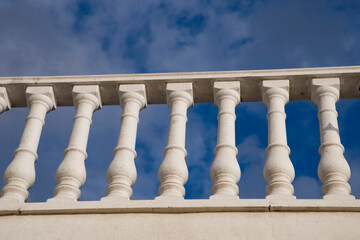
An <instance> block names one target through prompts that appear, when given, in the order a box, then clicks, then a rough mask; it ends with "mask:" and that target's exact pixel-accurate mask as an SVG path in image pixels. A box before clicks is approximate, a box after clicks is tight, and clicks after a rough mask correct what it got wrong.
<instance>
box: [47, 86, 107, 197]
mask: <svg viewBox="0 0 360 240" xmlns="http://www.w3.org/2000/svg"><path fill="white" fill-rule="evenodd" d="M72 93H73V101H74V106H75V108H76V115H75V117H74V125H73V129H72V131H71V136H70V140H69V145H68V147H67V148H66V149H65V151H64V160H63V161H62V163H61V164H60V166H59V168H58V169H57V171H56V176H55V179H56V184H57V186H56V187H55V189H54V198H51V199H48V201H57V200H61V201H76V200H78V199H79V198H80V195H81V191H80V188H81V187H82V185H84V183H85V180H86V169H85V160H86V158H87V153H86V146H87V142H88V137H89V130H90V125H91V122H92V121H91V118H92V114H93V112H94V111H95V110H97V109H99V108H101V98H100V91H99V86H74V87H73V91H72Z"/></svg>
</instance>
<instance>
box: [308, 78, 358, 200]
mask: <svg viewBox="0 0 360 240" xmlns="http://www.w3.org/2000/svg"><path fill="white" fill-rule="evenodd" d="M339 89H340V80H339V78H317V79H313V80H312V85H311V100H312V102H313V103H314V104H316V105H317V106H318V111H319V113H318V118H319V124H320V140H321V146H320V148H319V153H320V155H321V159H320V163H319V167H318V175H319V179H320V181H321V182H322V183H323V186H322V194H323V197H324V198H325V199H329V198H335V199H336V198H349V199H353V198H354V196H352V195H350V193H351V187H350V185H349V183H348V181H349V179H350V175H351V173H350V167H349V165H348V163H347V161H346V159H345V157H344V155H343V154H344V147H343V145H342V144H341V141H340V135H339V127H338V122H337V115H338V114H337V111H336V106H335V103H336V102H337V101H338V100H339V95H340V91H339Z"/></svg>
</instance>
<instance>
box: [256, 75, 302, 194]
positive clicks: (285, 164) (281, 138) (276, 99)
mask: <svg viewBox="0 0 360 240" xmlns="http://www.w3.org/2000/svg"><path fill="white" fill-rule="evenodd" d="M262 98H263V103H264V104H265V105H266V106H267V107H268V114H267V120H268V147H267V148H266V154H267V160H266V163H265V166H264V178H265V180H266V182H267V186H266V194H267V196H266V198H292V199H294V198H295V196H294V187H293V185H292V184H291V183H292V181H293V180H294V177H295V171H294V167H293V165H292V163H291V161H290V158H289V154H290V148H289V147H288V145H287V139H286V125H285V119H286V114H285V104H286V103H288V101H289V80H274V81H272V80H268V81H263V87H262Z"/></svg>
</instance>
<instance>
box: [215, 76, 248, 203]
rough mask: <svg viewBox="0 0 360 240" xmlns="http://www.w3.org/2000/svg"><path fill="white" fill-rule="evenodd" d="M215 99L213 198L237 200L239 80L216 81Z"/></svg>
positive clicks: (238, 178)
mask: <svg viewBox="0 0 360 240" xmlns="http://www.w3.org/2000/svg"><path fill="white" fill-rule="evenodd" d="M213 90H214V100H215V104H216V106H218V108H219V113H218V131H217V144H216V147H215V150H214V153H215V159H214V162H213V164H212V165H211V169H210V176H211V179H212V181H213V183H214V184H213V186H212V189H211V191H212V194H213V195H212V196H211V197H210V198H211V199H223V198H235V199H238V198H239V196H238V194H239V187H238V186H237V183H238V182H239V180H240V176H241V172H240V167H239V163H238V161H237V159H236V155H237V153H238V150H237V148H236V147H235V119H236V115H235V107H236V106H237V105H239V104H240V82H215V83H214V88H213Z"/></svg>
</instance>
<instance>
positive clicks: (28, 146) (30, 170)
mask: <svg viewBox="0 0 360 240" xmlns="http://www.w3.org/2000/svg"><path fill="white" fill-rule="evenodd" d="M26 99H27V105H28V107H29V109H30V110H29V115H28V117H27V118H26V124H25V128H24V131H23V135H22V137H21V140H20V144H19V147H18V148H17V149H16V150H15V152H14V159H13V161H12V162H11V163H10V165H9V166H8V168H7V169H6V171H5V174H4V182H5V186H4V187H3V189H2V196H3V198H11V199H16V200H18V201H20V202H24V201H26V200H27V198H28V196H29V192H28V189H29V188H30V187H31V186H32V185H33V184H34V182H35V166H34V163H35V162H36V160H37V157H38V156H37V153H36V152H37V149H38V145H39V140H40V135H41V130H42V128H43V126H44V124H45V116H46V113H48V112H49V111H50V110H52V109H55V108H56V103H55V97H54V92H53V89H52V87H28V88H27V89H26Z"/></svg>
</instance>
